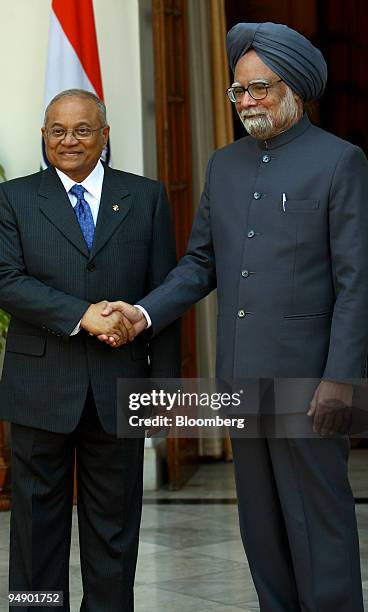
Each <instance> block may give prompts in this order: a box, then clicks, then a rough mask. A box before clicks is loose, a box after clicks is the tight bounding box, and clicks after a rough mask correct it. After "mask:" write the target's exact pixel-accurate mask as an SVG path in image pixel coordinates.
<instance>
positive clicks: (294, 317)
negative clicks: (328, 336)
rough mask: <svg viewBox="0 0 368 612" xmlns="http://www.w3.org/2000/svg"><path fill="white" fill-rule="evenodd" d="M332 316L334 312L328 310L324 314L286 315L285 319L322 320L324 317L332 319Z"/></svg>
mask: <svg viewBox="0 0 368 612" xmlns="http://www.w3.org/2000/svg"><path fill="white" fill-rule="evenodd" d="M331 316H332V310H326V311H323V312H307V313H305V314H304V313H301V314H291V315H284V319H291V320H292V321H295V320H305V319H320V318H323V317H331Z"/></svg>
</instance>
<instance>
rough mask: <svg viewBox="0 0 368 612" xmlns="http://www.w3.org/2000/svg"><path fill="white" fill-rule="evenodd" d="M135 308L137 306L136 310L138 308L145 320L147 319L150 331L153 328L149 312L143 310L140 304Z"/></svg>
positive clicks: (147, 327)
mask: <svg viewBox="0 0 368 612" xmlns="http://www.w3.org/2000/svg"><path fill="white" fill-rule="evenodd" d="M134 306H135V308H138V310H140V311H141V313H142V314H143V316H144V318H145V319H146V322H147V326H146V329H149V328H150V327H152V321H151V317H150V316H149V314H148V312H147V310H146V309H145V308H143V306H141V305H140V304H134Z"/></svg>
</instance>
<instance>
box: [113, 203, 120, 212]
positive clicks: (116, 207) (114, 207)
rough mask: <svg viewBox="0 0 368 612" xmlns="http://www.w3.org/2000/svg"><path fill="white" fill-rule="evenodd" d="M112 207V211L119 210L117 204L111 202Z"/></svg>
mask: <svg viewBox="0 0 368 612" xmlns="http://www.w3.org/2000/svg"><path fill="white" fill-rule="evenodd" d="M112 209H113V211H114V212H119V210H120V208H119V204H113V207H112Z"/></svg>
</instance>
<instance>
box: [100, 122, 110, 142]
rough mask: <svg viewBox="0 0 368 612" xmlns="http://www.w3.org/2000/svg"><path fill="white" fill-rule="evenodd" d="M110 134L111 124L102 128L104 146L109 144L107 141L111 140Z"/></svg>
mask: <svg viewBox="0 0 368 612" xmlns="http://www.w3.org/2000/svg"><path fill="white" fill-rule="evenodd" d="M109 134H110V126H109V125H106V126H105V127H104V129H103V130H102V136H103V139H104V147H105V146H106V145H107V141H108V140H109Z"/></svg>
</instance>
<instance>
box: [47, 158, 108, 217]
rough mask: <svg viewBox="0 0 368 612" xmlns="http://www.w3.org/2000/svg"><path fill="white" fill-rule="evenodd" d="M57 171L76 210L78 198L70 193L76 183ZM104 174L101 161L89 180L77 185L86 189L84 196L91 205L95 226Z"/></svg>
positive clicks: (86, 179) (89, 176) (88, 177)
mask: <svg viewBox="0 0 368 612" xmlns="http://www.w3.org/2000/svg"><path fill="white" fill-rule="evenodd" d="M55 170H56V172H57V174H58V176H59V178H60V180H61V182H62V183H63V186H64V189H65V191H66V192H67V194H68V197H69V200H70V203H71V205H72V206H73V208H75V206H76V204H77V197H76V196H75V195H73V194H71V193H69V190H70V189H71V188H72V187H73V185H75V184H76V183H75V181H73V180H72V179H71V178H70V176H67V175H66V174H64V172H61V170H58V168H55ZM104 174H105V170H104V167H103V165H102V163H101V161H100V160H99V161H98V162H97V165H96V166H95V167H94V168H93V170H92V172H91V174H89V175H88V176H87V178H85V179H84V181H82V182H81V183H77V184H78V185H82V187H84V189H85V190H86V191H85V194H84V199H85V200H86V202H88V204H89V205H90V208H91V212H92V217H93V221H94V224H95V226H96V223H97V217H98V211H99V208H100V201H101V193H102V183H103V180H104Z"/></svg>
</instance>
